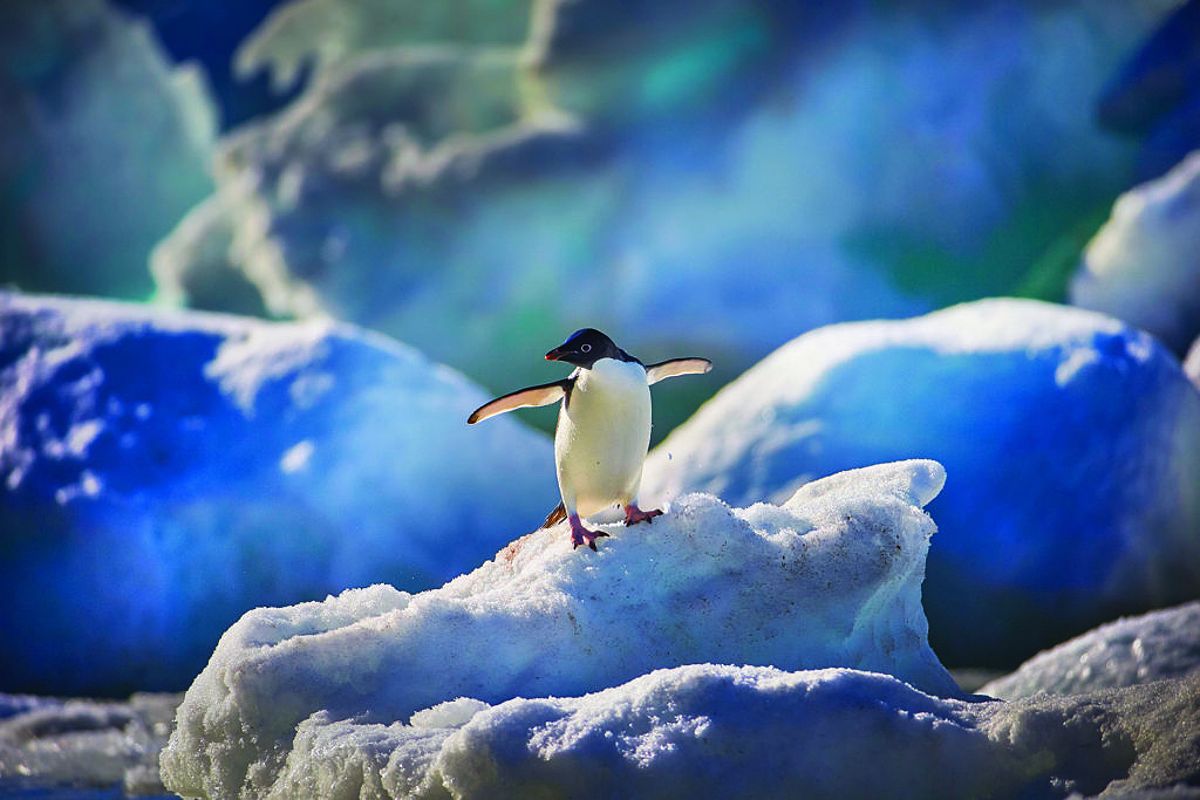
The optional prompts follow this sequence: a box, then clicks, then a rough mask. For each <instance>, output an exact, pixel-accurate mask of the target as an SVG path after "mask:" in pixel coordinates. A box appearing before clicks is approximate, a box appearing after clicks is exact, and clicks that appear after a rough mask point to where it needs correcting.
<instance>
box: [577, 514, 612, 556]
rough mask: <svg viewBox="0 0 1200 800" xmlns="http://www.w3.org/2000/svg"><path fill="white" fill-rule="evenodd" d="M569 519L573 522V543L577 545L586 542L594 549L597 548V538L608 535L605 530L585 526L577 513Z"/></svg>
mask: <svg viewBox="0 0 1200 800" xmlns="http://www.w3.org/2000/svg"><path fill="white" fill-rule="evenodd" d="M567 520H568V521H569V522H570V523H571V544H572V545H574V546H575V547H579V545H581V544H585V545H587V546H588V547H590V548H592V550H595V549H596V540H597V539H600V538H603V537H605V536H608V534H607V533H605V532H604V531H590V530H588V529H587V528H585V527H583V523H582V522H580V521H579V517H578V516H577V515H575V514H572V515H571V516H569V517H567Z"/></svg>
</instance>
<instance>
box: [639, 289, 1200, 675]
mask: <svg viewBox="0 0 1200 800" xmlns="http://www.w3.org/2000/svg"><path fill="white" fill-rule="evenodd" d="M916 456H919V457H928V458H934V459H937V460H938V461H939V462H941V463H942V464H945V465H946V469H947V471H948V473H949V474H950V475H951V476H952V477H951V481H950V484H949V486H948V487H947V489H946V491H945V492H943V493H942V494H941V495H940V496H939V497H938V499H937V500H936V501H934V503H933V504H932V506H931V513H932V514H933V515H934V517H935V518H936V519H937V520H938V524H939V526H940V528H941V530H942V535H941V536H939V537H938V540H937V543H936V545H935V546H934V547H933V549H932V551H931V553H930V558H929V569H928V580H927V582H926V586H925V608H926V612H927V614H928V616H929V620H930V628H931V641H932V644H933V646H934V649H935V650H937V652H938V654H939V655H940V656H941V657H942V658H943V659H944V660H945V661H946V662H947V663H949V664H952V665H955V666H991V667H1001V668H1012V667H1015V666H1016V665H1017V663H1019V662H1020V660H1022V659H1024V658H1027V657H1029V656H1031V655H1033V654H1034V653H1036V652H1037V651H1038V650H1039V649H1042V648H1045V647H1050V646H1052V645H1054V644H1057V643H1058V642H1061V641H1064V640H1065V639H1066V638H1068V637H1070V636H1073V635H1076V634H1078V633H1081V632H1083V631H1085V630H1087V629H1089V628H1091V627H1093V626H1095V625H1097V624H1100V623H1101V622H1105V621H1107V620H1111V619H1114V618H1116V617H1118V616H1120V615H1121V614H1125V613H1139V612H1142V611H1146V610H1149V609H1152V608H1160V607H1163V606H1166V605H1171V604H1175V603H1179V602H1184V601H1187V600H1191V599H1194V598H1196V597H1197V596H1200V394H1198V393H1197V391H1196V389H1195V387H1194V386H1192V385H1191V384H1190V383H1189V382H1188V380H1187V378H1186V377H1185V376H1184V375H1183V373H1182V372H1181V371H1180V368H1179V364H1178V362H1177V361H1176V360H1175V358H1174V357H1173V356H1171V355H1170V354H1169V353H1167V352H1166V351H1165V350H1164V349H1163V348H1162V347H1161V346H1159V345H1158V344H1157V343H1156V342H1155V341H1154V340H1153V339H1152V338H1151V337H1150V336H1149V335H1147V334H1144V333H1142V332H1139V331H1137V330H1134V329H1132V328H1130V327H1128V326H1127V325H1124V324H1122V323H1120V322H1118V321H1117V320H1114V319H1111V318H1108V317H1105V316H1102V315H1099V314H1096V313H1093V312H1088V311H1083V310H1080V309H1075V308H1069V307H1062V306H1055V305H1051V304H1046V303H1039V302H1034V301H1022V300H987V301H981V302H977V303H970V304H964V305H960V306H956V307H953V308H950V309H947V310H944V311H940V312H937V313H934V314H930V315H927V316H924V317H918V318H915V319H910V320H901V321H882V322H868V323H856V324H846V325H838V326H831V327H828V328H824V329H821V330H818V331H814V332H812V333H809V334H807V335H804V336H801V337H799V338H797V339H795V340H794V341H792V342H791V343H790V344H788V345H785V346H784V347H782V348H780V349H779V350H777V351H776V352H775V353H774V354H772V355H771V356H769V357H768V358H766V359H765V360H763V361H762V362H761V363H760V364H758V365H757V366H756V367H754V368H753V369H751V370H750V371H748V372H747V373H745V374H744V375H743V376H742V377H740V378H738V379H737V380H736V381H734V382H733V383H731V384H729V385H728V386H726V387H725V388H724V389H723V390H722V391H721V392H719V393H718V394H717V395H716V397H714V398H713V399H712V400H711V401H710V402H709V403H707V404H706V405H705V406H704V407H703V408H701V410H700V411H699V412H697V414H696V415H695V416H694V417H693V418H692V419H691V420H689V421H688V422H687V423H685V424H684V425H683V426H681V427H680V428H678V429H676V430H675V431H674V432H672V433H671V434H670V436H668V438H667V439H666V440H665V441H664V442H663V443H662V444H661V445H660V446H659V447H658V448H657V449H656V450H655V451H654V452H653V453H651V455H650V457H649V459H648V460H647V464H646V478H645V481H644V482H643V492H642V494H643V498H644V499H646V500H647V502H654V501H656V500H658V499H662V498H670V497H673V496H676V495H678V494H680V493H681V492H685V491H707V492H712V493H714V494H717V495H719V496H721V497H723V498H726V499H727V500H728V501H729V502H731V503H735V504H744V503H748V502H754V501H757V500H769V499H772V498H774V499H778V498H780V497H787V496H788V495H790V494H791V493H792V492H793V491H795V487H796V486H797V485H798V484H800V483H802V482H804V481H805V480H808V479H810V478H813V477H819V476H822V475H828V474H830V473H833V472H837V471H839V470H843V469H848V468H853V467H858V466H862V465H864V464H871V463H877V462H879V461H886V460H890V459H895V458H911V457H916ZM1047 608H1054V609H1055V613H1054V614H1053V615H1050V614H1046V613H1045V609H1047Z"/></svg>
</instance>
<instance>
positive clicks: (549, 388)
mask: <svg viewBox="0 0 1200 800" xmlns="http://www.w3.org/2000/svg"><path fill="white" fill-rule="evenodd" d="M569 391H571V379H570V378H564V379H562V380H560V381H553V382H551V383H543V384H540V385H538V386H527V387H525V388H524V389H517V390H516V391H515V392H509V393H508V394H506V395H503V396H502V397H497V398H496V399H495V400H489V401H488V402H486V403H484V404H483V405H481V406H480V407H479V408H477V409H475V410H474V411H473V412H471V416H469V417H467V424H468V425H474V424H475V423H476V422H480V421H482V420H485V419H487V418H488V417H494V416H496V415H497V414H503V413H504V412H506V411H512V410H514V409H517V408H530V407H532V406H548V405H550V404H551V403H557V402H558V401H559V400H562V399H563V398H564V397H566V396H567V393H568V392H569Z"/></svg>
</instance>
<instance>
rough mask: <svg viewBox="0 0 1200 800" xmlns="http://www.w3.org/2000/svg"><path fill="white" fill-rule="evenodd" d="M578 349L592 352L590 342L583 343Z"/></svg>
mask: <svg viewBox="0 0 1200 800" xmlns="http://www.w3.org/2000/svg"><path fill="white" fill-rule="evenodd" d="M579 351H580V352H581V353H590V352H592V346H591V345H590V344H585V345H583V346H581V347H580V348H579Z"/></svg>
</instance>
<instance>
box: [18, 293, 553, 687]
mask: <svg viewBox="0 0 1200 800" xmlns="http://www.w3.org/2000/svg"><path fill="white" fill-rule="evenodd" d="M486 399H487V398H486V396H485V395H484V394H483V393H482V392H481V391H480V390H479V389H478V387H475V386H473V385H472V384H470V383H469V382H468V381H466V380H465V379H463V378H462V377H461V376H460V375H458V374H456V373H454V372H452V371H451V370H449V369H447V368H445V367H442V366H439V365H437V364H434V363H431V362H429V361H428V360H426V359H425V358H424V357H423V356H421V355H420V354H418V353H417V352H415V351H414V350H412V349H410V348H408V347H405V346H403V345H400V344H397V343H395V342H393V341H390V340H388V339H386V338H384V337H381V336H377V335H373V334H368V333H364V332H362V331H359V330H357V329H354V328H352V327H348V326H339V325H332V324H330V323H325V322H317V321H314V322H309V323H304V324H271V323H263V322H257V321H251V320H245V319H239V318H235V317H224V316H213V315H204V314H197V313H189V314H181V313H178V312H166V311H154V310H149V309H147V308H146V307H144V306H126V305H120V304H113V303H103V302H97V301H90V302H89V301H72V300H63V299H53V298H44V297H28V296H19V295H10V294H3V295H0V486H3V489H0V530H3V532H4V534H3V535H4V545H3V546H4V553H5V557H4V558H3V559H0V585H2V586H4V587H5V589H4V591H5V600H4V602H3V603H0V641H5V642H10V643H19V644H18V645H16V646H14V647H11V648H8V649H7V650H6V653H5V657H4V658H3V659H0V686H5V687H6V688H9V689H12V690H21V691H38V692H42V693H59V694H68V693H70V694H81V693H96V692H103V693H108V694H117V695H120V694H122V693H128V691H130V690H132V689H135V688H136V689H182V688H184V687H186V685H187V683H188V681H190V680H191V678H192V677H194V676H195V674H196V673H197V672H198V671H199V670H200V668H201V667H202V666H203V665H204V662H205V659H206V658H207V656H208V654H209V653H210V652H211V651H212V647H213V645H214V644H215V642H216V640H217V637H218V636H219V634H220V633H221V631H223V630H224V629H225V628H227V627H228V626H229V625H230V624H232V623H233V622H234V621H235V620H236V619H237V618H238V617H239V616H240V615H241V614H242V613H243V612H244V611H246V610H247V609H248V608H253V607H255V606H257V605H264V604H279V603H291V602H297V601H300V600H305V599H315V598H320V597H324V596H325V595H326V594H328V593H330V592H337V591H340V590H341V589H344V588H345V587H347V586H354V585H363V584H369V583H371V582H374V581H384V580H386V581H389V582H391V583H394V584H395V585H398V586H401V587H404V588H409V589H422V588H427V587H429V586H437V585H440V584H441V583H442V582H443V581H445V580H447V579H449V578H451V577H453V576H455V575H457V574H459V573H460V572H461V571H463V570H465V569H468V568H470V567H473V566H475V565H477V564H478V563H480V561H482V560H483V559H484V558H486V557H487V556H489V555H491V554H492V553H494V552H495V551H496V549H497V548H498V547H499V546H501V545H502V544H503V543H504V542H505V541H508V538H509V537H510V536H511V533H512V531H513V530H528V529H530V528H532V527H534V526H535V525H536V524H537V523H538V522H539V521H540V520H541V519H542V518H543V517H544V515H545V512H546V511H547V510H548V509H549V508H551V507H553V505H554V503H555V502H556V499H557V498H556V492H555V483H554V476H553V455H552V453H551V452H550V444H549V441H548V440H547V439H546V438H545V437H544V436H542V435H541V434H537V433H534V432H532V431H529V430H528V429H526V428H524V427H523V426H522V425H521V424H520V423H518V422H517V421H516V420H514V419H501V420H496V421H495V423H494V424H492V423H489V424H488V425H486V426H482V427H479V428H468V427H467V425H466V417H467V415H468V414H469V413H470V411H471V409H472V408H474V407H475V406H477V405H479V404H480V403H482V402H483V401H484V400H486Z"/></svg>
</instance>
